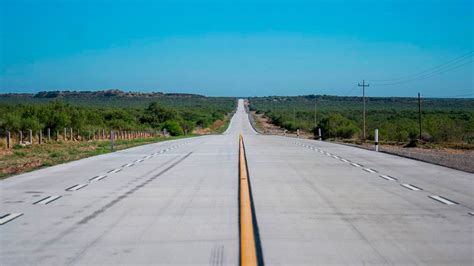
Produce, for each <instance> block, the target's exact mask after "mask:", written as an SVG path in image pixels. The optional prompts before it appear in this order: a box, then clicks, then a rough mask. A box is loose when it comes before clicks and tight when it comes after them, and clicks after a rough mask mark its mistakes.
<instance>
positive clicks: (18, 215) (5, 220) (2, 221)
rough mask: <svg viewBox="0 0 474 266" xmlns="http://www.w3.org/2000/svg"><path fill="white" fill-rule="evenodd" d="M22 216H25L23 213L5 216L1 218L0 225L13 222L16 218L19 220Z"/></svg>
mask: <svg viewBox="0 0 474 266" xmlns="http://www.w3.org/2000/svg"><path fill="white" fill-rule="evenodd" d="M22 215H23V213H21V212H18V213H8V214H5V215H3V216H2V217H0V225H4V224H6V223H8V222H10V221H11V220H14V219H16V218H18V217H20V216H22Z"/></svg>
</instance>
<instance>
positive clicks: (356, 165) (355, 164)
mask: <svg viewBox="0 0 474 266" xmlns="http://www.w3.org/2000/svg"><path fill="white" fill-rule="evenodd" d="M351 165H352V166H355V167H362V165H360V164H358V163H351Z"/></svg>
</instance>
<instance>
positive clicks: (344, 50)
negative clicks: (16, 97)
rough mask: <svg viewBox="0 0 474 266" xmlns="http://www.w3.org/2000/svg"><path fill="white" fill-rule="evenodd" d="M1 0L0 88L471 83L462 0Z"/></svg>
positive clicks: (343, 89)
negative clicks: (435, 70)
mask: <svg viewBox="0 0 474 266" xmlns="http://www.w3.org/2000/svg"><path fill="white" fill-rule="evenodd" d="M0 3H1V4H0V12H1V13H0V17H1V18H0V26H1V34H2V35H1V38H0V51H1V58H0V59H1V61H0V92H37V91H41V90H67V89H69V90H72V89H75V90H99V89H111V88H118V89H122V90H132V91H165V92H190V93H200V94H205V95H211V96H262V95H301V94H331V95H359V94H360V89H359V88H357V87H356V85H357V82H358V81H361V80H362V79H366V80H367V81H368V82H369V83H372V84H371V87H370V88H368V91H367V94H368V95H370V96H415V95H416V93H417V92H418V91H421V93H422V94H423V95H426V96H431V97H442V96H458V95H470V94H473V93H474V85H473V76H474V68H473V63H472V59H473V54H472V53H471V54H469V52H472V51H473V50H474V26H473V25H474V15H473V13H474V3H473V1H472V0H471V1H458V0H446V1H434V0H432V1H426V0H424V1H416V0H413V1H405V0H398V1H388V0H385V1H383V0H379V1H338V0H333V1H258V0H254V1H179V0H177V1H111V0H110V1H76V0H69V1H49V0H42V1H39V0H38V1H31V0H30V1H22V0H14V1H7V0H0ZM463 55H464V56H465V57H464V58H461V59H462V60H459V61H456V62H454V63H453V64H452V65H448V66H446V67H445V68H439V69H438V70H444V69H446V70H449V71H446V72H445V73H444V71H439V72H443V73H440V74H436V73H434V74H433V75H426V76H424V75H421V76H417V75H415V76H411V75H412V74H416V73H418V72H420V71H424V70H427V69H430V68H432V67H436V66H438V65H440V64H443V63H445V62H449V61H450V60H452V59H453V58H457V57H459V56H463ZM469 62H471V63H469ZM449 66H452V67H451V69H448V67H449ZM427 73H428V74H429V73H431V72H427ZM399 77H401V79H397V78H399ZM409 77H415V78H409ZM418 77H419V78H418ZM387 79H388V81H379V82H378V83H379V84H387V83H388V84H391V83H398V81H402V82H401V83H400V84H395V85H386V86H381V85H376V84H377V81H376V80H387ZM407 79H408V80H407ZM394 81H395V82H394ZM469 97H472V96H469Z"/></svg>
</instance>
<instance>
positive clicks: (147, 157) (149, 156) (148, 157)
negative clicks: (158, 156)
mask: <svg viewBox="0 0 474 266" xmlns="http://www.w3.org/2000/svg"><path fill="white" fill-rule="evenodd" d="M151 157H153V156H151V155H148V156H146V157H145V158H144V159H150V158H151Z"/></svg>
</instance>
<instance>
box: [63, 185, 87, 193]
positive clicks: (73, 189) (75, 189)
mask: <svg viewBox="0 0 474 266" xmlns="http://www.w3.org/2000/svg"><path fill="white" fill-rule="evenodd" d="M85 186H87V184H77V185H74V186H72V187H70V188H66V191H77V190H79V189H81V188H84V187H85Z"/></svg>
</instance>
